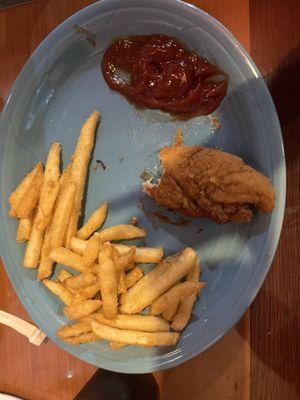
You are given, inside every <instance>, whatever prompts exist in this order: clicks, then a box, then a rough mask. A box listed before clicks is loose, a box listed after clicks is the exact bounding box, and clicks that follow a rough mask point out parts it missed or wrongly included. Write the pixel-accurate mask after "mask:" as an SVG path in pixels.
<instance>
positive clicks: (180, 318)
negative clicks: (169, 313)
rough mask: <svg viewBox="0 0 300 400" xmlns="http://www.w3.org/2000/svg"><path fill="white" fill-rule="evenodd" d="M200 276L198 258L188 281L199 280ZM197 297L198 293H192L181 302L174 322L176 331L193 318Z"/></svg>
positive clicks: (173, 325) (173, 326)
mask: <svg viewBox="0 0 300 400" xmlns="http://www.w3.org/2000/svg"><path fill="white" fill-rule="evenodd" d="M199 277H200V263H199V259H197V260H196V262H195V265H194V267H193V268H192V269H191V271H190V272H189V273H188V276H187V281H189V282H198V281H199ZM196 299H197V293H195V294H192V295H191V296H189V297H187V298H186V299H184V300H182V301H181V302H180V303H179V307H178V311H177V314H176V315H175V317H174V318H173V322H172V325H171V326H172V329H174V330H175V331H182V330H183V329H184V328H185V327H186V325H187V323H188V322H189V320H190V318H191V314H192V311H193V308H194V304H195V301H196Z"/></svg>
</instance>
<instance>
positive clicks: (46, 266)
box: [37, 227, 53, 281]
mask: <svg viewBox="0 0 300 400" xmlns="http://www.w3.org/2000/svg"><path fill="white" fill-rule="evenodd" d="M50 250H51V248H50V231H49V227H47V229H46V232H45V236H44V242H43V245H42V249H41V259H40V263H39V266H38V276H37V279H38V280H39V281H42V280H43V279H45V278H49V277H50V276H51V275H52V273H53V261H52V260H51V259H50V258H49V253H50Z"/></svg>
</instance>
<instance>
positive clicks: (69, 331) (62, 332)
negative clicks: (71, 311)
mask: <svg viewBox="0 0 300 400" xmlns="http://www.w3.org/2000/svg"><path fill="white" fill-rule="evenodd" d="M91 331H92V328H91V326H90V324H87V323H84V322H77V323H75V324H70V325H64V326H62V327H61V328H59V330H58V331H57V332H56V336H58V337H60V338H67V337H72V336H79V335H82V334H83V333H88V332H91Z"/></svg>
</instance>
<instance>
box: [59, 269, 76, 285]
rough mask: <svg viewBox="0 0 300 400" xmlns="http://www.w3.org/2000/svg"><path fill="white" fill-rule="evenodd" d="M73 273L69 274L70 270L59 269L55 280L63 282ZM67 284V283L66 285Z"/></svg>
mask: <svg viewBox="0 0 300 400" xmlns="http://www.w3.org/2000/svg"><path fill="white" fill-rule="evenodd" d="M72 277H73V275H72V274H71V272H69V271H67V270H66V269H61V270H60V271H59V273H58V275H57V280H58V282H60V283H64V284H65V281H66V280H67V279H68V278H72ZM66 286H67V285H66ZM68 289H70V288H68Z"/></svg>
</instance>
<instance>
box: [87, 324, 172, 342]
mask: <svg viewBox="0 0 300 400" xmlns="http://www.w3.org/2000/svg"><path fill="white" fill-rule="evenodd" d="M91 326H92V329H93V332H94V333H95V335H97V336H98V337H99V338H100V339H106V340H108V341H110V342H118V343H125V344H134V345H138V346H171V345H175V344H176V343H177V342H178V339H179V334H178V333H176V332H141V331H133V330H122V329H118V328H112V327H111V326H107V325H104V324H102V323H100V322H97V321H92V322H91Z"/></svg>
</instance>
